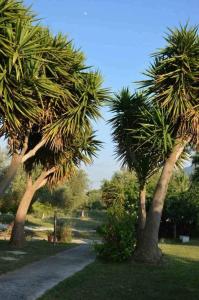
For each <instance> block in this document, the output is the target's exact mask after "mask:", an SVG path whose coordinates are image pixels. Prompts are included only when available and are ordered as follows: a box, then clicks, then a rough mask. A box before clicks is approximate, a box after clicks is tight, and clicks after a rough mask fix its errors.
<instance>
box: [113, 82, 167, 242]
mask: <svg viewBox="0 0 199 300" xmlns="http://www.w3.org/2000/svg"><path fill="white" fill-rule="evenodd" d="M148 103H149V102H148V101H147V97H146V95H145V94H144V93H142V92H139V93H138V92H137V93H134V94H131V93H130V91H129V89H128V88H123V89H122V90H121V92H120V93H119V94H116V95H115V98H114V99H112V100H111V101H110V108H111V112H112V113H113V114H114V116H113V117H112V119H110V120H109V122H110V123H111V125H112V137H113V141H114V143H115V145H116V149H115V153H116V156H117V158H118V160H119V161H121V162H122V166H126V167H127V168H128V169H129V170H130V171H134V172H135V173H136V177H137V179H138V183H139V227H138V232H139V234H138V240H139V239H140V238H141V235H142V232H143V230H144V227H145V222H146V184H147V181H148V180H149V178H150V177H151V176H152V175H153V174H154V173H155V172H156V171H157V170H158V168H159V167H160V164H161V159H162V156H161V153H160V151H159V149H158V148H154V147H152V142H151V141H149V140H147V141H144V142H143V140H142V141H141V142H140V144H139V143H138V139H137V135H138V133H137V132H139V130H140V127H141V124H142V123H143V122H144V121H145V118H146V114H144V113H143V112H145V111H146V110H147V111H148V112H149V114H151V113H152V112H151V108H150V105H149V104H148Z"/></svg>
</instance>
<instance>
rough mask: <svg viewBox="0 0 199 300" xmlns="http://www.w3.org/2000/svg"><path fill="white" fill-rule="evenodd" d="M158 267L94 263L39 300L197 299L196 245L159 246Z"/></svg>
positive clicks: (198, 249)
mask: <svg viewBox="0 0 199 300" xmlns="http://www.w3.org/2000/svg"><path fill="white" fill-rule="evenodd" d="M161 248H162V250H163V252H164V253H165V260H164V263H163V264H162V265H161V266H151V265H143V264H137V263H134V262H125V263H121V264H116V263H114V264H113V263H103V262H101V261H98V260H97V261H96V262H95V263H93V264H91V265H89V266H88V267H86V268H85V269H84V270H83V271H81V272H78V273H76V274H75V275H74V276H73V277H71V278H69V279H66V280H65V281H63V282H61V283H60V284H59V285H57V286H56V287H55V288H53V289H52V290H50V291H48V292H47V293H46V294H45V295H44V296H43V297H41V298H40V300H64V299H67V300H84V299H86V300H91V299H92V300H94V299H95V300H104V299H106V300H109V299H111V300H121V299H125V300H134V299H135V300H146V299H147V300H156V299H161V300H177V299H181V300H187V299H189V300H197V299H199V243H198V242H196V243H194V242H193V243H192V244H191V245H190V244H189V245H182V244H174V243H170V244H161Z"/></svg>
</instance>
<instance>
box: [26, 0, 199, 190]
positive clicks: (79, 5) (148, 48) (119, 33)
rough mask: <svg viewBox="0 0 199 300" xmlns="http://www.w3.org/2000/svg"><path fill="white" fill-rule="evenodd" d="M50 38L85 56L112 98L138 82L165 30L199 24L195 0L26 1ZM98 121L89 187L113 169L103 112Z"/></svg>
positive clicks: (161, 44)
mask: <svg viewBox="0 0 199 300" xmlns="http://www.w3.org/2000/svg"><path fill="white" fill-rule="evenodd" d="M25 3H26V4H28V5H30V4H32V9H33V10H34V11H35V12H36V13H37V14H38V16H39V17H40V18H42V20H41V22H42V23H43V24H45V25H48V26H49V27H50V29H51V30H52V31H53V32H54V33H57V32H60V31H61V32H63V33H64V34H66V35H68V37H69V38H70V39H73V41H74V43H75V45H76V47H78V48H81V49H82V50H83V51H84V53H85V54H86V58H87V64H88V65H90V66H94V67H95V68H96V69H98V70H100V72H101V73H102V75H103V78H104V86H105V87H109V88H111V90H112V91H113V92H117V91H118V90H119V89H121V87H123V86H127V85H129V86H130V87H131V89H132V90H133V89H134V88H135V87H136V85H135V84H134V83H133V82H134V81H137V80H140V79H142V78H143V75H142V72H143V71H144V70H145V69H146V68H147V66H148V65H149V62H150V54H151V53H153V52H154V51H155V50H156V49H157V48H160V47H162V46H163V45H164V39H163V36H164V35H165V33H166V32H167V27H174V26H178V25H179V24H180V23H182V24H185V23H186V22H187V21H189V23H190V24H191V25H197V24H199V2H198V0H189V1H188V0H167V1H165V0H164V1H163V0H73V1H67V0H26V1H25ZM102 112H103V117H104V120H101V121H99V122H98V123H97V124H96V125H95V129H97V130H98V138H99V139H100V140H102V141H103V142H104V147H103V149H102V150H101V151H100V153H99V155H98V158H97V159H95V161H94V163H93V165H92V166H91V167H87V168H86V171H87V173H88V174H89V178H90V181H91V187H97V186H99V185H100V182H101V180H102V179H103V178H110V177H111V175H112V174H113V172H114V171H116V170H118V169H119V164H118V163H116V160H115V158H114V156H113V154H114V146H113V143H112V141H111V136H110V127H109V126H108V125H107V124H106V120H107V119H109V118H110V113H109V112H108V111H107V109H105V108H104V109H103V110H102Z"/></svg>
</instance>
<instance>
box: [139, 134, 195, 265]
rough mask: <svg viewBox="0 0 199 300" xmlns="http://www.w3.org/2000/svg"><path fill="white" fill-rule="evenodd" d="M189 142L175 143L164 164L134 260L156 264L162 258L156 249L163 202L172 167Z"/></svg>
mask: <svg viewBox="0 0 199 300" xmlns="http://www.w3.org/2000/svg"><path fill="white" fill-rule="evenodd" d="M189 141H190V139H187V140H184V141H179V140H178V141H176V142H177V143H176V145H175V146H174V147H173V151H172V152H171V154H170V155H169V157H168V158H167V160H166V162H165V164H164V167H163V170H162V173H161V176H160V178H159V180H158V183H157V186H156V189H155V192H154V196H153V202H152V205H151V207H150V210H149V213H148V216H147V220H146V225H145V229H144V232H143V235H142V239H141V241H140V243H139V246H138V247H137V249H136V251H135V253H134V258H135V260H138V261H142V262H149V263H158V262H159V261H160V260H161V258H162V252H161V250H160V249H159V247H158V234H159V227H160V221H161V216H162V210H163V206H164V201H165V197H166V193H167V189H168V184H169V181H170V179H171V176H172V173H173V169H174V166H175V164H176V162H177V160H178V159H179V157H180V155H181V154H182V152H183V150H184V148H185V146H186V145H187V144H188V143H189Z"/></svg>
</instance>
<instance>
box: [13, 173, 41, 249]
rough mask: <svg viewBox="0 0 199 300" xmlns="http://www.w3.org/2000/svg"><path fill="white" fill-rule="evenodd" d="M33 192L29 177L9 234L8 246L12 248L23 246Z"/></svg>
mask: <svg viewBox="0 0 199 300" xmlns="http://www.w3.org/2000/svg"><path fill="white" fill-rule="evenodd" d="M35 191H36V190H35V189H34V188H33V184H32V179H31V178H30V177H29V178H28V182H27V187H26V191H25V193H24V195H23V197H22V199H21V202H20V204H19V207H18V210H17V214H16V217H15V221H14V225H13V229H12V233H11V238H10V244H11V245H12V246H14V247H17V248H20V247H22V246H23V245H24V242H25V232H24V223H25V219H26V215H27V212H28V209H29V207H30V203H31V201H32V198H33V196H34V193H35Z"/></svg>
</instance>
